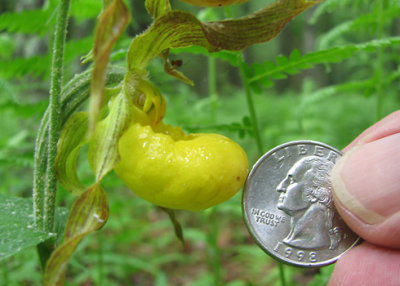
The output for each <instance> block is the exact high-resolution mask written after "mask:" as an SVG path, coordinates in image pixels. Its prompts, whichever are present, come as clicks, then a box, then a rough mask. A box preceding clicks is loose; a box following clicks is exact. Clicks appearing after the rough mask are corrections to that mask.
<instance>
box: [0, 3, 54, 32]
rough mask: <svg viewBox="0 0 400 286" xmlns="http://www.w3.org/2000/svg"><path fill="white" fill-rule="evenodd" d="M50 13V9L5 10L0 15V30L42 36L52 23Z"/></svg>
mask: <svg viewBox="0 0 400 286" xmlns="http://www.w3.org/2000/svg"><path fill="white" fill-rule="evenodd" d="M51 14H52V11H51V10H50V9H40V10H25V11H22V12H6V13H3V14H1V15H0V30H5V31H7V32H10V33H21V34H38V35H39V36H43V35H44V34H45V33H46V32H47V31H48V30H49V29H50V28H51V27H52V26H53V24H54V23H52V22H51V21H49V19H50V16H51ZM52 19H53V18H52ZM53 20H54V19H53Z"/></svg>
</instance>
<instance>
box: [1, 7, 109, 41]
mask: <svg viewBox="0 0 400 286" xmlns="http://www.w3.org/2000/svg"><path fill="white" fill-rule="evenodd" d="M57 5H58V1H55V0H51V1H48V3H47V5H45V6H44V7H43V8H42V9H36V10H24V11H20V12H6V13H3V14H1V15H0V31H1V30H5V31H8V32H10V33H21V34H30V35H31V34H38V35H39V36H43V35H44V34H46V33H47V32H49V30H50V31H51V29H50V28H51V27H53V26H54V21H55V17H54V16H55V12H56V9H57ZM101 7H102V3H101V1H93V0H79V1H72V3H71V10H70V11H71V12H70V15H71V16H72V17H75V18H76V19H77V20H85V19H93V18H96V17H97V15H98V14H99V12H100V10H101Z"/></svg>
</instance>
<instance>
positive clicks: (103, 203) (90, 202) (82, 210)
mask: <svg viewBox="0 0 400 286" xmlns="http://www.w3.org/2000/svg"><path fill="white" fill-rule="evenodd" d="M108 213H109V208H108V202H107V197H106V194H105V192H104V190H103V189H102V188H101V187H100V185H98V184H95V185H94V186H92V187H91V188H89V189H88V190H87V191H85V192H84V193H83V194H82V195H81V196H80V197H79V198H78V199H77V200H76V201H75V202H74V205H73V206H72V209H71V212H70V215H69V218H68V222H67V226H66V228H65V234H64V242H63V243H62V244H61V245H60V246H59V247H57V248H56V249H55V250H54V252H53V253H52V255H51V257H50V259H49V261H48V262H47V265H46V269H45V272H44V277H43V281H44V286H55V285H56V286H58V285H64V280H65V273H66V268H67V263H68V260H69V258H70V257H71V255H72V253H73V252H74V251H75V249H76V247H77V246H78V244H79V242H80V241H81V240H82V238H84V237H85V236H87V235H88V234H90V233H92V232H94V231H96V230H98V229H100V228H101V227H102V226H103V225H104V224H105V223H106V221H107V218H108Z"/></svg>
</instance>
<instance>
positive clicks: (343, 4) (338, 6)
mask: <svg viewBox="0 0 400 286" xmlns="http://www.w3.org/2000/svg"><path fill="white" fill-rule="evenodd" d="M395 1H396V0H395ZM370 2H371V1H368V0H358V1H357V0H341V1H337V0H325V1H323V2H322V3H320V4H319V5H318V6H317V7H316V9H315V11H314V13H313V15H312V17H311V18H310V19H309V23H310V24H315V23H316V22H317V20H318V19H319V18H320V17H321V16H322V15H323V14H324V13H334V12H336V11H344V10H347V9H348V8H349V7H352V8H358V7H362V6H365V5H371V3H370Z"/></svg>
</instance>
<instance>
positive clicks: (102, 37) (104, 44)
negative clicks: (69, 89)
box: [89, 0, 130, 134]
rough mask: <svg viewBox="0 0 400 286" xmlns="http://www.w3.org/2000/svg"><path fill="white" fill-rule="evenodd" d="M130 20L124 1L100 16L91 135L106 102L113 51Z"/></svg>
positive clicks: (95, 60) (119, 1)
mask: <svg viewBox="0 0 400 286" xmlns="http://www.w3.org/2000/svg"><path fill="white" fill-rule="evenodd" d="M107 2H109V1H107ZM104 4H106V3H104ZM129 19H130V16H129V11H128V8H127V7H126V5H125V4H124V2H123V1H122V0H114V1H113V2H112V3H111V4H107V8H106V9H105V10H104V11H103V12H102V13H101V15H100V19H99V22H98V24H97V28H96V34H95V39H94V46H93V59H94V67H93V74H92V81H91V96H90V104H89V132H90V134H91V133H92V132H93V131H94V129H95V124H96V122H97V119H98V116H99V113H100V109H101V106H102V104H103V100H104V87H105V83H106V69H107V64H108V60H109V57H110V53H111V49H112V47H113V46H114V44H115V42H116V41H117V40H118V38H119V36H120V35H121V34H122V32H123V30H124V29H125V27H126V25H127V24H128V22H129Z"/></svg>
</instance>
